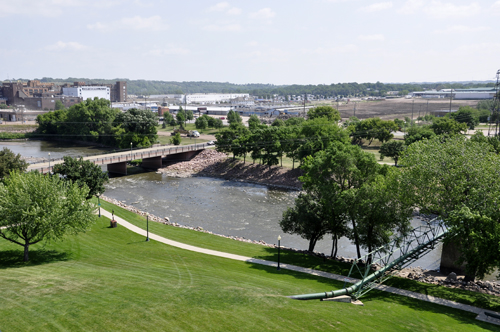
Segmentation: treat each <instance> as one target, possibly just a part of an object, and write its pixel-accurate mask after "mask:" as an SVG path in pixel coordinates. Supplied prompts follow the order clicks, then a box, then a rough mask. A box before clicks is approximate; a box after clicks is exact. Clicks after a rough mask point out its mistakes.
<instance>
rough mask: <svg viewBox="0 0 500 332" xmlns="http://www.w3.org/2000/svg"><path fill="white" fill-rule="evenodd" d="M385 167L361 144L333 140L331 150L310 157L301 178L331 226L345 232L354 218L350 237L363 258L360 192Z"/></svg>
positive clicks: (359, 255)
mask: <svg viewBox="0 0 500 332" xmlns="http://www.w3.org/2000/svg"><path fill="white" fill-rule="evenodd" d="M385 167H387V166H385ZM385 167H383V166H380V165H379V164H378V163H377V161H376V160H375V157H374V156H373V154H371V153H367V152H364V151H363V150H362V149H361V148H360V147H359V146H358V145H352V144H349V143H346V142H340V141H336V142H332V144H331V145H330V146H329V147H328V148H327V149H325V150H322V151H319V152H317V153H316V154H315V155H314V156H308V157H307V158H306V159H305V160H304V164H303V165H302V167H301V168H302V170H303V171H304V175H303V176H301V177H300V178H299V179H300V181H301V182H302V183H303V189H304V190H305V191H306V192H307V193H310V194H312V195H313V196H314V197H317V198H318V202H319V203H320V204H321V205H322V206H323V207H324V209H325V211H326V212H325V215H327V216H328V219H329V222H330V227H331V229H335V230H337V231H338V232H340V235H344V232H343V231H342V230H343V229H344V226H343V225H344V224H345V223H346V222H347V220H349V221H350V223H351V228H350V231H349V232H348V233H347V236H348V237H349V238H350V239H351V240H352V241H353V242H354V244H355V245H356V249H357V254H358V257H361V250H360V246H361V242H360V234H359V230H358V227H357V222H356V215H357V213H358V210H357V208H356V193H357V190H358V189H359V188H361V186H362V185H363V184H364V183H366V182H369V181H371V180H372V179H373V178H374V177H375V176H376V175H377V174H382V173H383V172H384V170H385Z"/></svg>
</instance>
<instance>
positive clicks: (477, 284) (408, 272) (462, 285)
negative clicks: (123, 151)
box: [101, 196, 500, 296]
mask: <svg viewBox="0 0 500 332" xmlns="http://www.w3.org/2000/svg"><path fill="white" fill-rule="evenodd" d="M101 199H103V200H104V201H106V202H108V203H111V204H114V205H116V206H119V207H121V208H123V209H125V210H128V211H130V212H133V213H136V214H138V215H141V216H146V215H148V216H149V220H150V221H154V222H158V223H162V224H165V225H170V226H174V227H180V228H184V229H189V230H193V231H197V232H202V233H207V234H211V235H216V236H220V237H224V238H227V239H232V240H236V241H241V242H247V243H253V244H259V245H263V246H267V247H270V248H275V247H276V246H275V245H274V244H269V243H266V242H265V241H262V240H260V241H256V240H251V239H247V238H244V237H240V236H228V235H223V234H217V233H214V232H210V231H208V230H205V229H203V227H199V226H197V227H191V226H185V225H181V224H178V223H176V222H171V221H170V219H169V218H168V217H163V218H162V217H159V216H155V215H152V214H150V213H148V212H145V211H142V210H140V209H138V208H136V207H134V206H131V205H128V204H126V203H124V202H121V201H118V200H116V199H114V198H110V197H106V196H101ZM281 249H282V250H286V251H291V252H292V251H293V252H297V253H302V254H307V255H311V256H315V257H320V258H322V259H323V260H324V261H327V260H332V261H336V262H341V263H352V262H353V260H354V259H352V258H344V257H335V258H332V257H331V256H327V255H325V254H323V253H318V252H309V251H307V250H299V249H296V248H289V247H283V246H281ZM396 276H398V277H400V278H404V279H410V280H414V281H418V282H422V283H426V284H431V285H440V286H443V287H447V288H455V289H462V290H467V291H472V292H478V293H482V294H489V295H494V296H500V283H498V282H491V281H482V280H476V281H474V282H466V281H464V276H459V275H458V276H457V275H456V274H455V273H450V274H449V275H448V276H446V275H442V274H441V273H439V272H437V271H431V270H425V269H422V268H420V267H408V268H404V269H402V270H401V271H398V272H397V273H396Z"/></svg>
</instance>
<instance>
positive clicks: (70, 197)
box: [0, 172, 96, 262]
mask: <svg viewBox="0 0 500 332" xmlns="http://www.w3.org/2000/svg"><path fill="white" fill-rule="evenodd" d="M87 194H88V188H87V187H85V186H84V187H82V188H80V187H79V186H78V185H77V184H76V183H71V182H69V181H63V180H61V179H59V177H57V176H45V175H43V174H40V173H38V172H29V173H19V172H14V173H11V175H10V176H9V177H8V178H6V179H5V180H4V183H1V184H0V237H2V238H4V239H6V240H8V241H10V242H12V243H15V244H18V245H20V246H23V247H24V261H25V262H27V261H29V247H30V245H33V244H35V243H38V242H41V241H51V240H61V239H62V238H63V237H64V235H66V234H77V233H79V232H84V231H85V230H87V229H88V228H89V227H90V225H91V224H92V223H93V222H94V220H95V218H96V215H95V213H94V211H95V205H94V204H93V203H91V202H90V201H88V200H86V199H85V197H86V196H87Z"/></svg>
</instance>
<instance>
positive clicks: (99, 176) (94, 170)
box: [54, 157, 109, 199]
mask: <svg viewBox="0 0 500 332" xmlns="http://www.w3.org/2000/svg"><path fill="white" fill-rule="evenodd" d="M54 173H56V174H61V175H62V177H63V179H64V180H68V181H72V182H74V183H76V184H77V185H78V187H80V188H83V187H84V186H87V188H88V190H89V192H88V194H87V199H90V198H92V197H93V196H94V195H100V194H102V193H103V192H104V191H105V190H106V189H105V187H104V184H105V183H106V182H108V180H109V177H108V173H107V172H103V171H102V169H101V167H100V166H98V165H95V164H94V163H93V162H91V161H88V160H83V158H82V157H80V159H77V158H71V157H64V162H63V163H62V164H55V165H54Z"/></svg>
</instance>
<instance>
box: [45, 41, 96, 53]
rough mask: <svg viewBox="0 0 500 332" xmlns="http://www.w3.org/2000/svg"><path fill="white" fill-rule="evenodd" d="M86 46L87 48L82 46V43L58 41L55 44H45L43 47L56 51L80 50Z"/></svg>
mask: <svg viewBox="0 0 500 332" xmlns="http://www.w3.org/2000/svg"><path fill="white" fill-rule="evenodd" d="M86 48H87V46H84V45H82V44H80V43H77V42H67V43H65V42H62V41H58V42H57V43H55V44H52V45H47V46H45V47H44V48H43V49H44V50H46V51H54V52H57V51H82V50H84V49H86Z"/></svg>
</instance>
